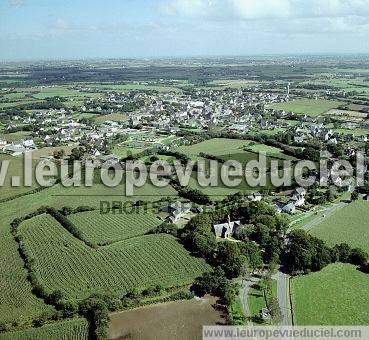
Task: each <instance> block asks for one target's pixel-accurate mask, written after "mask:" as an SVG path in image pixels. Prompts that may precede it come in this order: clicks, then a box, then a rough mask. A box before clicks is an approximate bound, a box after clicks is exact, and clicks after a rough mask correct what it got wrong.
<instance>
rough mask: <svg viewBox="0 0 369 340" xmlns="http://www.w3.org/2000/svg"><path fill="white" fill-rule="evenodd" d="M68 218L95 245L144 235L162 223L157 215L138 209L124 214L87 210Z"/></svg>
mask: <svg viewBox="0 0 369 340" xmlns="http://www.w3.org/2000/svg"><path fill="white" fill-rule="evenodd" d="M68 219H69V220H70V221H71V222H72V223H73V224H74V225H75V226H76V228H77V229H78V230H79V231H80V232H81V234H82V237H83V239H84V240H88V241H89V242H91V243H93V244H95V245H106V244H110V243H113V242H117V241H121V240H126V239H129V238H132V237H135V236H139V235H143V234H145V233H147V232H148V231H149V230H151V229H153V228H154V227H156V226H158V225H159V224H160V223H161V221H160V220H159V219H158V218H156V217H155V215H153V214H151V213H142V212H140V211H138V210H136V211H133V212H132V213H124V214H121V213H119V212H118V211H117V214H114V215H113V214H112V213H108V214H101V212H100V211H87V212H82V213H78V214H73V215H70V216H68Z"/></svg>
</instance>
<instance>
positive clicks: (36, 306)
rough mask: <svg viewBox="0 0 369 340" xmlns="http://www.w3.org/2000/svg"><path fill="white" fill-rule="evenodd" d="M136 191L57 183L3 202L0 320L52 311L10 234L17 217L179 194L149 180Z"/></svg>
mask: <svg viewBox="0 0 369 340" xmlns="http://www.w3.org/2000/svg"><path fill="white" fill-rule="evenodd" d="M89 189H90V190H89ZM134 193H135V195H136V196H133V197H126V196H125V195H124V186H118V187H117V188H108V187H105V186H104V185H102V184H96V185H94V186H93V187H92V188H83V187H80V188H78V187H76V188H73V187H71V188H65V187H63V186H62V185H61V184H57V185H54V186H53V187H50V188H47V189H45V190H42V191H40V192H37V193H34V194H32V195H26V196H22V197H19V198H16V199H13V200H11V201H8V202H4V203H2V204H1V205H0V238H1V240H2V243H1V247H0V277H1V285H2V286H3V287H7V289H6V290H4V293H3V294H0V322H13V321H17V322H24V321H26V320H29V319H35V318H37V317H39V316H40V315H41V314H42V313H43V312H47V311H50V310H52V308H51V307H50V306H49V305H46V304H44V302H43V301H42V300H40V299H38V298H36V296H35V295H34V294H33V293H32V287H31V285H30V283H29V281H28V280H27V271H26V269H25V268H24V263H23V261H22V259H21V258H20V256H19V253H18V244H17V243H16V242H15V240H14V238H13V236H12V235H11V233H10V223H11V221H12V220H14V218H16V217H22V216H24V215H26V214H28V213H31V212H33V211H35V210H36V209H37V208H39V207H40V206H46V205H48V206H52V207H55V208H56V209H60V208H61V207H63V206H70V207H74V208H75V207H78V206H81V205H88V206H92V207H95V208H97V209H98V208H99V206H100V201H101V200H106V201H109V202H111V201H116V200H119V201H126V200H128V201H137V200H142V201H155V200H158V198H161V197H163V196H165V197H168V196H171V197H176V196H177V193H176V191H175V190H174V189H173V188H172V187H171V186H169V187H166V188H156V187H154V186H152V185H150V184H149V183H147V184H145V185H144V187H142V188H138V189H136V190H135V191H134ZM11 196H13V194H12V195H11ZM47 242H48V241H47ZM144 251H145V250H144ZM58 270H59V269H57V271H58Z"/></svg>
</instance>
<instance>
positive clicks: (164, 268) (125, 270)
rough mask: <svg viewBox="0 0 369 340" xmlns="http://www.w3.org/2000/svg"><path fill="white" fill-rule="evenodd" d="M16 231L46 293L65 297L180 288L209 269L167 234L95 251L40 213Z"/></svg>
mask: <svg viewBox="0 0 369 340" xmlns="http://www.w3.org/2000/svg"><path fill="white" fill-rule="evenodd" d="M18 232H19V234H20V235H21V236H22V238H23V242H24V246H25V252H26V256H27V257H29V258H33V259H34V260H35V262H34V263H35V274H36V277H37V278H38V280H39V281H40V282H41V284H42V285H43V286H44V288H45V289H46V291H48V292H52V291H54V290H56V289H60V290H61V291H62V292H63V293H64V294H65V295H66V297H67V298H70V299H83V298H86V297H88V296H89V295H91V294H92V293H102V294H108V295H113V296H118V297H119V296H122V295H123V294H124V293H126V292H127V291H129V290H131V289H137V290H139V291H140V290H143V289H144V288H147V287H148V286H153V285H157V284H160V285H162V286H164V287H170V286H177V285H184V284H188V283H190V282H192V281H193V280H194V279H195V278H196V277H197V276H199V275H201V274H202V273H203V272H204V271H206V270H208V269H209V266H208V265H207V264H206V263H205V262H204V261H203V260H202V259H198V258H194V257H192V256H191V255H190V254H189V253H188V252H187V250H185V249H184V248H183V246H182V245H180V244H179V243H178V242H177V240H176V239H175V238H174V237H173V236H170V235H162V234H156V235H145V236H141V237H135V238H132V239H129V240H125V241H121V242H116V243H114V244H111V245H109V246H105V247H102V248H99V249H98V250H96V249H93V248H90V247H88V246H87V245H86V244H85V243H84V242H83V241H81V240H79V239H77V238H75V237H73V236H72V235H71V234H70V233H69V232H68V231H67V230H65V229H64V228H63V227H62V226H61V225H60V224H59V223H58V222H56V220H54V219H53V218H52V217H51V216H50V215H46V214H43V215H39V216H37V217H34V218H32V219H29V220H26V221H24V222H23V223H22V224H21V225H20V227H19V230H18Z"/></svg>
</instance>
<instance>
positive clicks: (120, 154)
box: [112, 145, 143, 158]
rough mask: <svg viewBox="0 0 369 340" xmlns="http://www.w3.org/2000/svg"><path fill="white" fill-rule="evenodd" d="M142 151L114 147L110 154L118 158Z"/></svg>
mask: <svg viewBox="0 0 369 340" xmlns="http://www.w3.org/2000/svg"><path fill="white" fill-rule="evenodd" d="M142 151H143V149H141V148H131V147H128V146H123V145H116V146H114V148H113V150H112V153H113V154H114V155H116V156H118V157H122V158H123V157H127V156H128V155H136V154H138V153H140V152H142Z"/></svg>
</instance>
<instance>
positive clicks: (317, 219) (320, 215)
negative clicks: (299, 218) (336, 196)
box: [301, 202, 348, 231]
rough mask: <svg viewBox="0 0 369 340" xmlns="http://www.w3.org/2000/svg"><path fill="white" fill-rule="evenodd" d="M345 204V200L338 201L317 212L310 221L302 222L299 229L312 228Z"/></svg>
mask: <svg viewBox="0 0 369 340" xmlns="http://www.w3.org/2000/svg"><path fill="white" fill-rule="evenodd" d="M347 204H348V203H346V202H340V203H337V204H334V205H332V206H330V207H328V208H327V209H326V210H324V211H321V212H319V213H318V215H317V216H316V217H315V218H314V219H312V220H311V221H309V222H307V223H306V224H304V225H303V226H302V227H301V229H304V230H306V231H308V230H310V229H312V228H313V227H314V226H315V225H317V224H318V223H320V222H322V221H323V220H324V219H326V218H327V217H329V216H331V215H333V214H334V213H335V212H336V211H337V210H339V209H341V208H343V207H344V206H345V205H347ZM323 215H324V217H323Z"/></svg>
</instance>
